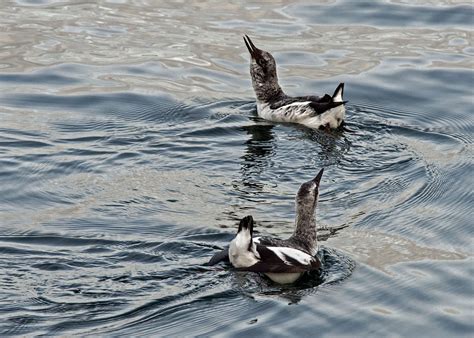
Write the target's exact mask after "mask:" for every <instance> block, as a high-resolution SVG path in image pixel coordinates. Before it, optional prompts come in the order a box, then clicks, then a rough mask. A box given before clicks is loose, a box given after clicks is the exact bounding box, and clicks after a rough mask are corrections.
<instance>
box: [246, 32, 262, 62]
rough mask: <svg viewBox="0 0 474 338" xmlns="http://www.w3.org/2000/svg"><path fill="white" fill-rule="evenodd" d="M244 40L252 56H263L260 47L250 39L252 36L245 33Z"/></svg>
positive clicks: (256, 57)
mask: <svg viewBox="0 0 474 338" xmlns="http://www.w3.org/2000/svg"><path fill="white" fill-rule="evenodd" d="M244 42H245V45H246V46H247V49H248V50H249V53H250V55H251V56H252V58H254V59H258V58H259V57H260V56H261V54H262V51H261V50H260V49H258V48H257V47H255V45H254V44H253V42H252V40H250V38H249V37H248V36H247V35H244Z"/></svg>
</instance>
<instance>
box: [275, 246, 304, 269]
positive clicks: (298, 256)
mask: <svg viewBox="0 0 474 338" xmlns="http://www.w3.org/2000/svg"><path fill="white" fill-rule="evenodd" d="M267 249H268V250H271V251H273V252H274V253H275V254H276V255H277V256H278V258H280V259H281V260H282V261H283V262H284V263H285V264H287V265H292V264H291V263H290V262H288V260H287V259H286V257H285V256H288V257H291V258H292V259H294V260H296V261H298V262H299V263H300V264H302V265H310V264H311V260H312V259H313V257H312V256H310V255H308V254H307V253H306V252H303V251H301V250H298V249H293V248H287V247H283V246H269V247H267Z"/></svg>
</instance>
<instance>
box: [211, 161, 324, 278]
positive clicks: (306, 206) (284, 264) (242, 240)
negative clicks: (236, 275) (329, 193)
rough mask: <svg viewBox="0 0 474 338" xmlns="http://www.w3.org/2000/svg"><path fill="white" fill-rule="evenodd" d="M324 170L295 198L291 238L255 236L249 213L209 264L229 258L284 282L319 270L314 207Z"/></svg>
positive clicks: (244, 266) (233, 261)
mask: <svg viewBox="0 0 474 338" xmlns="http://www.w3.org/2000/svg"><path fill="white" fill-rule="evenodd" d="M323 172H324V169H321V170H320V171H319V173H318V174H317V175H316V177H314V178H313V179H312V180H310V181H308V182H305V183H303V184H302V185H301V186H300V188H299V190H298V193H297V194H296V198H295V204H296V218H295V225H296V226H295V231H294V233H293V235H292V236H291V237H290V238H288V239H284V240H282V239H278V238H274V237H269V236H263V237H255V238H254V237H253V218H252V217H251V216H247V217H245V218H243V219H242V220H241V221H240V224H239V229H238V232H237V235H236V237H235V238H234V239H233V240H232V241H231V243H230V245H229V247H228V248H226V249H224V250H222V251H219V252H217V253H216V254H214V256H213V257H212V258H211V259H210V260H209V262H208V265H214V264H217V263H219V262H221V261H229V262H230V263H231V264H232V265H233V266H234V267H236V268H238V269H240V270H246V271H254V272H263V273H265V274H266V275H267V276H268V277H269V278H270V279H272V280H273V281H275V282H277V283H281V284H286V283H293V282H294V281H296V280H297V279H298V278H299V277H300V276H301V275H302V274H303V273H304V271H309V270H314V269H318V268H319V267H320V265H321V263H320V262H319V260H318V258H317V257H315V256H314V255H315V254H316V253H317V251H318V245H317V238H316V219H315V210H316V206H317V203H318V196H319V184H320V181H321V177H322V176H323Z"/></svg>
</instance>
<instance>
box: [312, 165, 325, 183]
mask: <svg viewBox="0 0 474 338" xmlns="http://www.w3.org/2000/svg"><path fill="white" fill-rule="evenodd" d="M323 172H324V168H323V169H321V170H320V171H319V173H318V174H317V175H316V177H315V178H313V182H314V183H316V185H318V186H319V182H321V177H323Z"/></svg>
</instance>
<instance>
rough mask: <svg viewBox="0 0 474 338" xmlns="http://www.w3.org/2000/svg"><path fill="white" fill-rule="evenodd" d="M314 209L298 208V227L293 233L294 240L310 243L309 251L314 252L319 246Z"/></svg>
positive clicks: (296, 221) (296, 220)
mask: <svg viewBox="0 0 474 338" xmlns="http://www.w3.org/2000/svg"><path fill="white" fill-rule="evenodd" d="M315 209H316V206H314V208H311V210H310V209H308V208H301V206H297V207H296V219H295V223H296V227H295V232H294V233H293V238H294V239H295V240H299V241H301V242H304V243H308V245H307V246H308V251H310V252H312V251H313V250H314V248H316V246H317V236H316V217H315Z"/></svg>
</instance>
